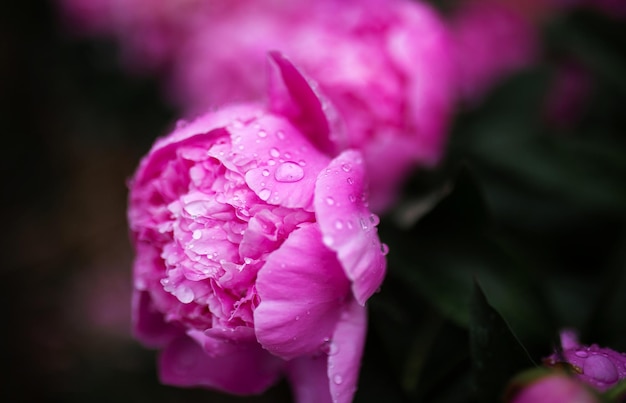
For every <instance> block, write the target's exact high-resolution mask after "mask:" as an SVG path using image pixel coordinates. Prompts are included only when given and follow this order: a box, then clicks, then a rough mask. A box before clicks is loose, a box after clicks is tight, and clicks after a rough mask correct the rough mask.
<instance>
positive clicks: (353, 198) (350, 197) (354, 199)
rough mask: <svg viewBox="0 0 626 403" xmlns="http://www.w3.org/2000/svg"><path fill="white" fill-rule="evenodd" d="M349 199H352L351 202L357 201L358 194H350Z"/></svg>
mask: <svg viewBox="0 0 626 403" xmlns="http://www.w3.org/2000/svg"><path fill="white" fill-rule="evenodd" d="M348 199H349V200H350V202H352V203H356V196H355V195H350V196H348Z"/></svg>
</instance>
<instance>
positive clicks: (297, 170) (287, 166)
mask: <svg viewBox="0 0 626 403" xmlns="http://www.w3.org/2000/svg"><path fill="white" fill-rule="evenodd" d="M303 177H304V170H303V169H302V167H301V166H300V165H298V164H296V163H295V162H291V161H287V162H283V163H282V164H280V165H279V166H278V168H277V169H276V172H274V178H276V180H277V181H279V182H297V181H299V180H300V179H302V178H303Z"/></svg>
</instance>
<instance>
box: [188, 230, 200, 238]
mask: <svg viewBox="0 0 626 403" xmlns="http://www.w3.org/2000/svg"><path fill="white" fill-rule="evenodd" d="M191 237H192V238H193V239H200V238H202V231H200V230H199V229H197V230H195V231H194V232H193V233H192V234H191Z"/></svg>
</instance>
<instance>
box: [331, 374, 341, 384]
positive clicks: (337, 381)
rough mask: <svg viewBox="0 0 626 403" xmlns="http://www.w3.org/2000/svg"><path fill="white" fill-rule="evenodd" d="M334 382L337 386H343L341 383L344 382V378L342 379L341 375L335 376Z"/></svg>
mask: <svg viewBox="0 0 626 403" xmlns="http://www.w3.org/2000/svg"><path fill="white" fill-rule="evenodd" d="M333 382H335V383H336V384H337V385H341V383H342V382H343V378H342V377H341V375H335V376H333Z"/></svg>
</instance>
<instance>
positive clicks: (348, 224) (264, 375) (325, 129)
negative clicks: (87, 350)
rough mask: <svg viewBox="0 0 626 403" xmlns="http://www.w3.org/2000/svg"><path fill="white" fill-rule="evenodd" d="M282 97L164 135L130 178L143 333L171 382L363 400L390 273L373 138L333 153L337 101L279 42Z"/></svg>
mask: <svg viewBox="0 0 626 403" xmlns="http://www.w3.org/2000/svg"><path fill="white" fill-rule="evenodd" d="M271 62H272V66H273V70H272V71H273V75H272V77H271V78H272V79H271V81H270V84H271V86H270V87H271V88H270V99H269V101H270V102H269V106H263V105H257V104H238V105H231V106H230V107H227V108H223V109H221V110H218V111H215V112H211V113H209V114H206V115H204V116H201V117H200V118H198V119H196V120H194V121H192V122H190V123H182V124H180V125H178V127H177V128H176V129H175V130H174V131H173V133H171V134H170V135H168V136H166V137H164V138H162V139H159V140H158V141H157V142H156V143H155V145H154V146H153V148H152V149H151V150H150V152H149V154H148V155H147V156H146V157H145V158H144V159H143V160H142V161H141V163H140V165H139V168H138V169H137V172H136V173H135V175H134V177H133V179H132V181H131V183H130V202H129V203H130V205H129V212H128V216H129V221H130V228H131V231H132V239H133V242H134V246H135V249H136V259H135V264H134V286H135V291H134V331H135V334H136V336H137V337H138V338H139V339H140V340H141V341H143V342H144V343H145V344H146V345H148V346H152V347H156V348H159V349H162V352H161V355H160V359H159V371H160V377H161V380H162V381H163V382H165V383H167V384H171V385H178V386H202V387H208V388H215V389H219V390H222V391H226V392H230V393H235V394H253V393H260V392H262V391H263V390H265V389H266V388H268V387H269V386H271V385H272V384H274V383H275V382H276V381H277V379H279V377H281V376H282V375H283V374H284V375H286V376H287V377H288V378H289V379H290V381H291V383H292V385H293V389H294V393H295V395H296V398H297V401H298V402H301V403H303V402H321V403H323V402H330V401H333V402H335V401H336V402H349V401H351V400H352V396H353V393H354V391H355V389H356V385H357V377H358V372H359V365H360V359H361V355H362V350H363V345H364V339H365V331H366V310H365V307H364V304H365V302H366V301H367V299H368V298H369V297H370V296H371V295H372V294H373V293H374V292H375V291H376V290H377V289H378V288H379V286H380V284H381V282H382V279H383V276H384V273H385V266H386V263H385V258H384V255H385V253H386V247H385V246H384V245H381V243H380V241H379V239H378V235H377V230H376V225H377V223H378V218H377V217H376V216H375V215H373V214H371V213H370V211H369V210H368V208H367V201H366V196H365V191H366V177H365V166H364V164H363V159H362V157H361V154H360V153H359V152H358V151H353V150H347V151H344V152H341V153H340V154H338V155H334V154H332V153H331V151H330V150H331V148H332V143H331V141H330V131H331V130H330V128H331V125H330V123H329V121H328V120H327V119H326V117H325V114H324V109H328V108H327V107H324V106H323V105H324V103H322V102H321V101H320V100H319V98H318V97H316V95H315V93H314V92H313V90H312V89H311V88H310V87H309V85H308V84H307V82H306V80H305V79H304V78H303V77H302V76H301V75H300V74H299V73H298V71H297V70H296V69H295V68H294V67H293V66H292V65H291V64H290V63H289V62H288V61H287V60H286V59H284V58H283V57H282V56H280V55H279V54H277V53H273V54H272V55H271Z"/></svg>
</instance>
